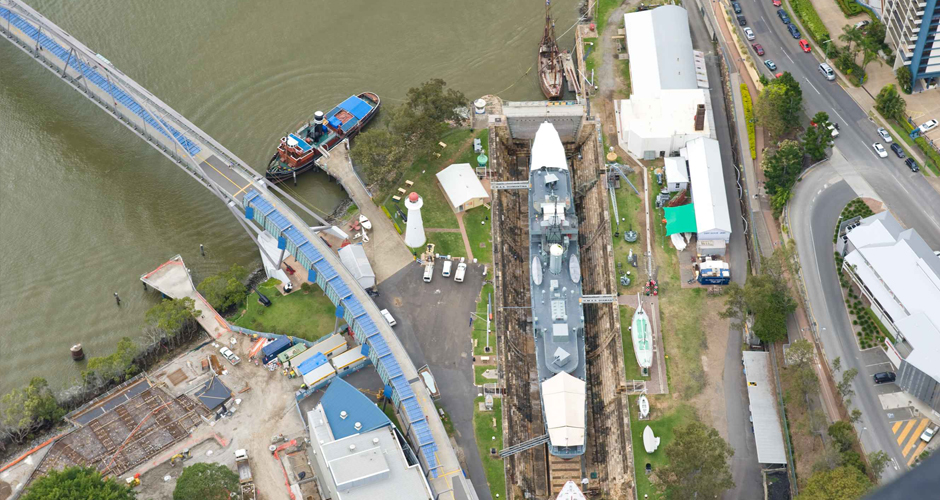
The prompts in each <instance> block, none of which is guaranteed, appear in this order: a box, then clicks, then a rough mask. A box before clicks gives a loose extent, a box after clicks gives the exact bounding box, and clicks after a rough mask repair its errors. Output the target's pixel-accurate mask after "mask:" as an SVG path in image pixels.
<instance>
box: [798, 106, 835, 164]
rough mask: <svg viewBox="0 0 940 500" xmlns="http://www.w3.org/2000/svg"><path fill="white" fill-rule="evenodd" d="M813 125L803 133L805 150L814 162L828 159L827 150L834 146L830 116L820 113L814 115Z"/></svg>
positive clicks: (823, 112)
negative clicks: (830, 128)
mask: <svg viewBox="0 0 940 500" xmlns="http://www.w3.org/2000/svg"><path fill="white" fill-rule="evenodd" d="M812 122H813V124H815V125H812V126H810V127H808V128H807V129H806V132H804V133H803V150H804V151H805V152H806V154H808V155H809V157H810V158H811V159H812V160H813V161H820V160H822V159H823V158H825V157H826V150H827V149H829V147H830V146H832V131H831V130H829V126H830V125H832V124H831V123H830V122H829V114H828V113H826V112H825V111H820V112H818V113H816V114H815V115H813V120H812Z"/></svg>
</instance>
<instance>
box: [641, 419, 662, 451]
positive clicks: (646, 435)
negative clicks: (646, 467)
mask: <svg viewBox="0 0 940 500" xmlns="http://www.w3.org/2000/svg"><path fill="white" fill-rule="evenodd" d="M643 448H645V449H646V452H647V453H653V452H654V451H656V449H657V448H659V438H658V437H656V436H655V435H654V434H653V429H650V426H648V425H647V426H646V429H643Z"/></svg>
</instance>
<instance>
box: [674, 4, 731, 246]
mask: <svg viewBox="0 0 940 500" xmlns="http://www.w3.org/2000/svg"><path fill="white" fill-rule="evenodd" d="M657 10H658V9H657ZM685 147H686V150H687V151H688V154H689V178H690V181H691V185H692V201H693V202H694V204H695V224H696V226H698V228H697V230H698V232H699V233H702V232H710V233H715V232H716V231H720V232H726V233H727V234H729V235H730V234H731V215H730V212H728V197H727V196H726V195H725V178H724V173H723V170H722V166H721V150H720V149H719V148H718V141H716V140H714V139H711V138H708V137H699V138H698V139H694V140H691V141H689V142H688V143H687V144H686V145H685Z"/></svg>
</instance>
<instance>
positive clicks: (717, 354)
mask: <svg viewBox="0 0 940 500" xmlns="http://www.w3.org/2000/svg"><path fill="white" fill-rule="evenodd" d="M724 307H725V304H724V297H721V296H712V297H708V298H706V299H705V317H704V318H702V327H703V328H704V329H705V337H706V338H707V339H708V347H707V348H706V349H705V352H704V353H703V354H702V369H703V370H704V371H705V389H704V390H702V392H701V394H699V395H698V396H695V397H694V398H692V401H691V403H692V406H693V407H695V409H696V411H697V412H698V415H699V417H700V418H701V419H702V421H703V422H705V423H706V424H708V425H710V426H712V427H714V428H715V429H718V433H719V434H721V437H722V438H724V439H725V440H727V439H728V425H727V421H728V418H727V415H728V414H727V408H726V407H725V391H724V387H723V385H722V379H723V377H724V366H725V353H726V351H727V350H728V338H729V335H730V334H729V330H730V328H731V320H730V319H724V318H721V317H719V316H718V313H719V312H720V311H722V310H723V309H724Z"/></svg>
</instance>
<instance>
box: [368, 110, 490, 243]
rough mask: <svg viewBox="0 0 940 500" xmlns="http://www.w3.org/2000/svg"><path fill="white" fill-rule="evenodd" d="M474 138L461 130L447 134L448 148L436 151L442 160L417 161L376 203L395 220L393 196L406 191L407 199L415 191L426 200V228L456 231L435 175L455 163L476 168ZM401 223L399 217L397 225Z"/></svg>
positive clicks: (419, 159) (426, 158)
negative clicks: (407, 181) (399, 191)
mask: <svg viewBox="0 0 940 500" xmlns="http://www.w3.org/2000/svg"><path fill="white" fill-rule="evenodd" d="M485 132H486V131H485V130H481V131H478V132H477V134H476V135H481V134H483V135H484V136H485ZM473 137H474V134H472V133H471V132H470V129H465V128H459V129H452V130H450V131H448V132H447V133H446V134H444V136H443V137H441V142H443V143H445V144H447V147H446V148H444V149H439V150H438V151H437V152H438V153H440V154H441V157H440V158H438V157H436V156H433V155H432V156H429V157H423V158H418V159H417V160H415V162H414V163H412V164H411V165H410V166H409V167H408V168H406V169H405V170H404V172H403V173H402V177H401V180H400V181H399V182H398V184H396V185H393V186H391V187H389V188H388V189H387V190H385V191H383V192H382V193H381V195H380V196H377V197H376V200H381V202H380V203H381V204H384V205H385V208H387V209H388V212H389V213H390V214H392V217H396V215H395V212H396V209H397V208H398V207H397V206H396V205H397V204H396V203H395V202H394V201H393V200H392V195H393V194H396V193H397V192H398V191H397V189H398V188H399V187H400V188H402V189H404V190H405V194H406V195H407V194H408V193H410V192H412V191H415V192H417V193H418V194H420V195H421V198H422V199H424V206H423V207H422V209H421V217H422V219H424V227H429V228H453V229H456V228H457V227H458V226H457V217H456V216H455V215H454V212H453V210H451V208H450V205H449V204H448V203H447V199H446V198H444V192H443V191H441V188H440V187H439V186H438V185H437V177H436V175H437V173H438V172H440V171H441V170H442V169H444V168H446V167H448V166H450V165H451V164H453V163H470V164H471V165H475V161H476V155H475V154H474V153H473ZM464 146H468V149H466V150H465V151H464V152H463V153H461V154H460V155H457V153H458V152H459V151H460V149H461V147H464ZM471 160H472V161H471ZM406 180H409V181H412V182H414V185H413V186H411V187H407V186H405V181H406ZM401 210H402V212H404V211H405V206H404V196H402V205H401ZM398 220H399V219H397V217H396V221H398ZM399 225H400V226H401V227H402V228H404V226H405V224H404V223H403V222H399Z"/></svg>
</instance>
